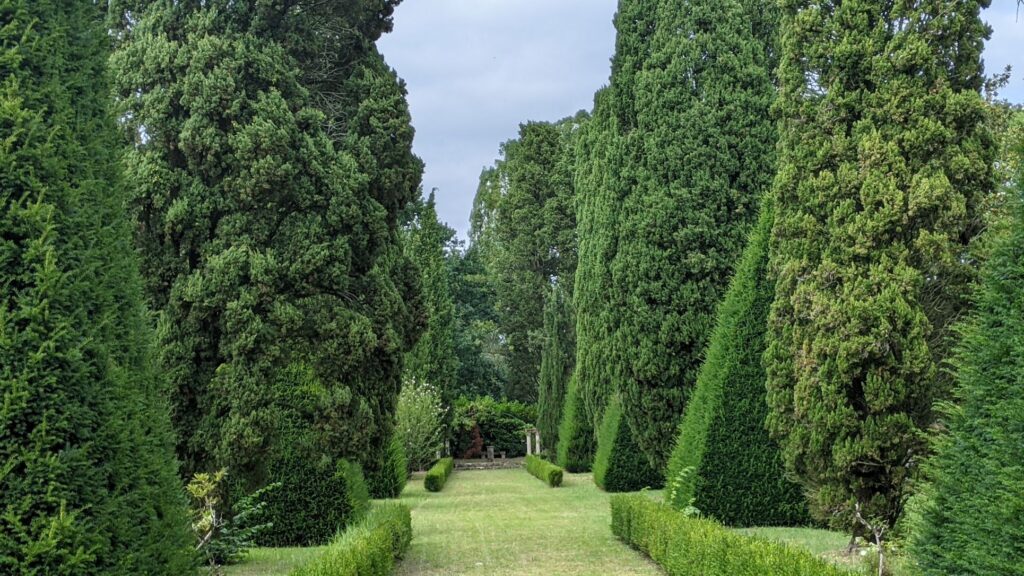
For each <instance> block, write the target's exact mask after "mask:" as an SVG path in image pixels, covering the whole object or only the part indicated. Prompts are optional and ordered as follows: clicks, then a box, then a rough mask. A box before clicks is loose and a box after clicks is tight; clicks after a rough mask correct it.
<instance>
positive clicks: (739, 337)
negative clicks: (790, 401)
mask: <svg viewBox="0 0 1024 576" xmlns="http://www.w3.org/2000/svg"><path fill="white" fill-rule="evenodd" d="M774 220H775V218H774V212H773V210H772V207H771V202H770V201H765V202H763V203H762V206H761V215H760V217H759V219H758V222H757V225H756V226H755V228H754V229H753V232H752V233H751V235H750V239H749V240H748V241H747V247H746V249H745V250H744V251H743V256H742V257H741V258H740V261H739V264H738V265H737V267H736V273H735V275H734V276H733V278H732V281H731V282H730V284H729V291H728V292H727V293H726V295H725V298H724V300H722V304H721V305H720V306H719V309H718V326H717V327H716V328H715V332H714V334H712V336H711V341H710V343H709V344H708V350H707V358H706V359H705V360H704V364H703V365H702V366H701V369H700V375H699V376H697V386H696V388H694V391H693V394H692V396H691V398H690V400H689V402H688V403H687V405H686V413H685V415H684V416H683V420H682V422H681V423H680V425H679V436H678V438H677V439H676V445H675V449H674V450H673V452H672V457H671V459H670V460H669V464H668V473H667V475H666V484H667V486H668V488H667V492H668V496H667V497H666V500H668V501H669V502H670V503H671V504H672V505H673V506H674V507H676V508H679V509H683V508H686V507H688V506H691V505H692V506H695V507H696V508H697V509H699V510H700V511H701V513H703V514H706V515H708V516H712V517H714V518H716V519H717V520H719V521H720V522H723V523H725V524H727V525H730V526H798V525H805V524H807V522H808V520H809V517H808V514H807V503H806V501H805V500H804V496H803V493H802V491H801V489H800V487H799V486H798V485H797V484H795V483H793V482H791V481H789V480H787V479H786V475H785V471H784V470H783V465H782V455H781V454H780V451H779V447H778V445H777V444H776V443H775V442H774V441H772V440H771V439H770V438H769V437H768V431H767V430H766V429H765V426H764V420H765V417H766V416H767V414H768V403H767V400H766V398H765V373H764V367H763V366H762V364H761V356H762V355H763V354H764V333H765V330H766V329H767V322H768V309H769V307H770V306H771V302H772V298H773V297H774V295H775V286H774V284H772V283H771V282H770V281H769V280H768V277H767V274H766V272H767V265H768V238H769V235H770V234H771V229H772V224H773V223H774Z"/></svg>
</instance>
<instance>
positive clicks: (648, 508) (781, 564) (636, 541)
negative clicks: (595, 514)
mask: <svg viewBox="0 0 1024 576" xmlns="http://www.w3.org/2000/svg"><path fill="white" fill-rule="evenodd" d="M611 506H612V533H614V534H615V536H617V537H618V538H619V539H620V540H622V541H623V542H625V543H627V544H629V545H630V546H632V547H633V548H636V549H637V550H639V551H641V552H643V553H644V554H647V555H648V556H650V558H651V560H654V561H655V562H656V563H658V565H660V566H661V567H662V568H664V569H665V572H666V573H668V574H669V576H741V575H743V576H746V575H749V576H755V575H762V574H765V575H767V574H771V575H772V576H850V573H849V572H847V571H845V570H843V569H841V568H839V567H838V566H835V565H833V564H831V563H829V562H828V561H826V560H822V559H821V558H818V557H817V556H815V555H813V554H811V553H810V552H808V551H806V550H801V549H798V548H793V547H790V546H787V545H785V544H782V543H780V542H774V541H771V540H765V539H763V538H757V537H752V536H745V535H743V534H740V533H738V532H735V531H733V530H730V529H728V528H725V527H723V526H722V525H721V524H718V523H717V522H715V521H713V520H709V519H704V518H689V517H687V516H685V515H684V514H683V513H681V512H678V511H676V510H675V509H673V508H672V507H671V506H668V505H666V504H662V503H660V502H656V501H654V500H652V499H651V498H650V497H649V496H646V495H643V494H617V495H615V496H613V497H612V500H611Z"/></svg>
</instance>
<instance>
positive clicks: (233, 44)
mask: <svg viewBox="0 0 1024 576" xmlns="http://www.w3.org/2000/svg"><path fill="white" fill-rule="evenodd" d="M339 4H342V3H322V2H298V3H292V4H287V5H280V4H279V3H258V4H257V5H255V6H253V5H251V4H250V3H238V2H230V1H227V0H223V1H222V0H217V1H213V2H203V3H194V2H176V3H169V2H162V1H156V0H122V1H120V2H117V3H114V7H113V13H114V15H115V17H116V21H117V22H118V23H119V24H120V26H119V28H118V34H117V38H118V40H119V42H120V48H119V50H118V51H117V53H116V54H115V57H114V60H113V65H114V67H115V69H116V71H117V89H118V93H119V95H120V98H121V102H122V105H123V108H122V116H123V118H124V119H125V125H126V128H127V129H128V131H129V135H130V136H131V137H133V138H134V139H135V141H136V146H135V148H134V150H133V152H132V154H131V155H130V157H129V159H128V160H129V161H128V166H129V172H128V176H129V179H130V182H131V183H132V185H133V186H132V188H133V190H134V192H135V195H134V197H133V198H132V199H131V206H132V209H133V212H134V215H135V218H136V220H137V224H138V226H137V228H138V235H137V244H138V245H139V247H140V248H141V251H142V254H143V264H144V270H145V272H146V277H147V280H148V281H149V285H148V292H149V296H150V298H151V301H152V302H153V303H154V304H155V305H156V306H157V307H158V308H160V309H161V310H162V315H163V319H164V321H163V323H162V329H161V333H160V337H161V347H162V361H163V365H164V367H165V368H166V369H167V370H168V372H169V374H170V377H171V379H172V381H173V384H174V387H175V390H176V393H175V394H174V399H175V402H176V406H175V424H176V427H177V430H178V433H179V452H180V454H181V455H182V457H183V459H184V460H185V462H186V464H187V470H188V471H195V470H202V469H208V468H211V467H220V466H224V465H228V466H231V467H232V469H233V470H234V471H235V478H240V479H244V481H245V482H246V483H247V484H251V485H258V484H261V483H263V482H265V481H266V479H267V475H268V473H269V472H268V470H269V469H271V468H273V467H274V466H275V463H276V462H277V461H278V460H281V459H286V460H287V459H289V458H294V457H298V458H300V459H302V460H304V461H307V462H322V461H328V462H333V461H335V460H336V459H338V458H340V457H349V458H353V459H356V460H358V461H359V462H360V463H361V464H362V465H363V467H364V469H365V471H366V474H367V477H368V478H369V479H370V481H371V486H373V485H377V484H378V483H377V482H375V475H376V474H377V473H378V472H379V471H381V470H385V469H386V468H387V467H386V463H387V453H388V451H387V449H386V447H387V446H388V443H389V442H390V437H391V433H392V428H393V418H392V415H393V412H394V407H395V403H396V400H397V395H398V390H399V386H400V375H401V371H402V357H403V355H404V353H405V352H406V351H407V350H408V349H409V348H410V347H411V345H412V343H413V341H414V338H415V336H416V332H417V322H416V318H417V317H419V316H420V315H419V313H418V312H417V311H416V310H415V307H416V306H418V305H419V300H418V297H417V295H416V290H417V285H418V282H417V280H416V270H415V267H414V266H412V265H411V264H410V263H409V262H408V259H407V258H406V257H405V256H404V255H403V250H402V248H401V245H400V243H399V239H398V237H399V231H398V226H397V213H398V210H399V208H400V207H402V206H404V205H405V204H407V203H408V202H409V201H410V200H412V199H413V198H414V197H415V196H414V195H415V193H416V187H417V186H418V178H419V170H420V168H421V165H420V164H419V162H418V161H417V160H415V157H413V156H412V155H411V152H410V151H409V149H408V146H409V142H410V141H411V134H412V131H411V128H410V127H409V126H408V111H407V109H406V108H405V107H404V90H403V88H402V86H401V85H400V83H399V82H398V81H397V79H396V78H395V77H394V75H393V73H392V72H391V71H390V70H388V69H387V68H386V66H385V65H384V64H383V61H382V60H381V59H380V57H379V54H377V53H376V51H375V49H374V48H373V46H372V40H373V39H374V38H375V37H374V36H373V34H378V35H379V33H380V30H381V26H382V25H383V24H382V22H383V21H386V19H387V18H386V13H387V11H388V9H384V11H383V12H378V13H377V14H378V16H380V18H382V19H383V20H382V21H381V22H378V18H374V17H372V14H371V13H372V11H373V9H374V8H373V7H368V3H360V2H356V3H344V4H353V5H358V10H356V9H355V8H353V10H345V9H344V7H342V6H340V5H339ZM364 4H367V5H364ZM377 4H379V3H377ZM386 4H387V5H389V6H393V4H394V2H388V3H386ZM350 7H351V6H350ZM366 10H370V12H371V13H368V12H366ZM368 14H369V15H368ZM364 16H365V18H364ZM374 22H376V24H373V23H374ZM364 24H365V25H366V26H367V27H368V29H367V30H368V31H367V32H366V35H365V36H364V35H361V36H360V37H359V38H358V39H359V40H360V41H359V42H358V43H355V46H356V47H355V48H353V49H352V50H351V51H344V50H342V49H341V48H340V47H339V50H340V52H338V53H334V52H333V49H332V54H333V55H332V59H325V60H324V61H322V62H321V64H322V65H321V66H319V67H317V66H315V65H314V64H315V62H314V61H315V58H313V57H311V56H310V55H309V52H308V50H307V49H308V48H310V47H315V46H320V44H319V42H323V43H324V44H325V45H328V46H334V43H339V42H340V43H341V44H340V45H339V46H346V45H347V44H345V42H344V40H345V38H347V36H346V37H345V38H343V37H341V36H339V35H338V34H336V33H335V32H336V31H338V30H344V31H346V34H347V31H348V30H350V29H354V30H357V31H358V30H361V26H363V25H364ZM371 24H373V25H371ZM361 34H362V33H361ZM342 36H344V35H342ZM318 74H326V75H327V76H319V75H318ZM327 86H332V88H327ZM325 469H330V470H333V467H332V466H330V465H328V466H327V467H326V468H325ZM379 484H381V485H385V484H387V483H386V482H381V483H379Z"/></svg>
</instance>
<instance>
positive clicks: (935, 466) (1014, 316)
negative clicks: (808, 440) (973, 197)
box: [912, 142, 1024, 576]
mask: <svg viewBox="0 0 1024 576" xmlns="http://www.w3.org/2000/svg"><path fill="white" fill-rule="evenodd" d="M1017 150H1018V154H1021V153H1024V142H1019V143H1018V148H1017ZM1018 157H1019V156H1018ZM1016 188H1017V189H1016V190H1015V191H1008V194H1009V196H1010V197H1011V198H1012V199H1011V200H1010V202H1009V203H1010V206H1011V207H1012V208H1011V209H1010V212H1011V213H1012V216H1011V218H1010V222H1009V225H1008V226H1007V227H1006V229H1005V230H1002V234H1001V235H1000V236H999V239H998V240H997V241H996V242H995V246H994V247H993V249H992V251H991V254H990V260H989V261H988V262H986V264H985V267H984V269H983V271H982V281H981V285H980V287H979V289H978V290H977V292H976V294H975V298H974V300H975V305H976V310H975V312H974V315H973V317H972V318H971V319H970V320H969V321H968V322H966V324H965V325H964V326H963V328H962V329H961V330H960V335H961V343H960V345H959V349H958V350H957V352H956V354H955V356H954V358H955V360H954V365H955V368H956V376H957V387H956V393H955V394H954V400H955V402H956V404H948V405H946V406H945V414H944V416H945V417H944V423H945V427H944V428H945V430H944V432H943V434H942V436H941V437H940V438H939V440H938V442H937V443H936V444H937V447H936V448H937V454H936V456H935V458H934V459H933V460H932V461H931V462H930V465H929V468H928V469H929V472H930V476H931V478H930V480H931V484H930V485H929V486H928V488H927V489H926V490H924V497H925V505H924V507H923V511H922V513H921V518H920V521H919V522H916V523H914V524H912V525H913V526H914V527H915V528H916V530H915V532H914V534H913V540H912V550H913V556H914V557H915V559H916V560H917V564H918V565H919V566H920V567H921V568H922V569H923V572H924V574H926V575H928V576H939V575H944V574H976V575H979V576H980V575H982V574H1022V573H1024V514H1022V512H1024V474H1022V469H1021V466H1022V463H1024V166H1018V175H1017V186H1016Z"/></svg>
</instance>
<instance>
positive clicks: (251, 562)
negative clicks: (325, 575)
mask: <svg viewBox="0 0 1024 576" xmlns="http://www.w3.org/2000/svg"><path fill="white" fill-rule="evenodd" d="M321 552H323V547H313V548H257V549H255V550H252V551H250V552H249V554H248V555H247V556H246V558H245V560H244V561H243V562H242V563H241V564H238V565H235V566H227V567H225V569H224V572H225V573H226V574H227V576H286V575H287V574H289V573H290V572H291V571H292V570H294V569H295V568H298V567H299V566H301V565H302V564H305V563H306V562H309V561H310V560H312V559H313V558H315V557H316V556H317V555H318V554H320V553H321Z"/></svg>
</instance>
